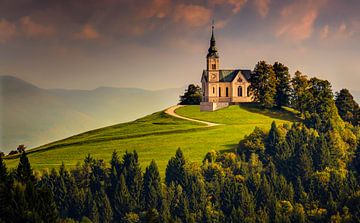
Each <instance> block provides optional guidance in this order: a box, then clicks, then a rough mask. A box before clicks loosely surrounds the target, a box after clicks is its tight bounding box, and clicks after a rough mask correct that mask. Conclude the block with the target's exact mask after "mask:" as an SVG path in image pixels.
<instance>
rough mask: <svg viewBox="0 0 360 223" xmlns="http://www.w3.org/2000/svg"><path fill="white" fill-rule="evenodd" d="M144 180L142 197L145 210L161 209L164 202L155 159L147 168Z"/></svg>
mask: <svg viewBox="0 0 360 223" xmlns="http://www.w3.org/2000/svg"><path fill="white" fill-rule="evenodd" d="M143 182H144V183H143V184H144V185H143V189H142V197H143V202H144V208H145V210H151V209H157V210H160V208H161V203H162V192H161V179H160V173H159V170H158V167H157V165H156V162H155V161H154V160H152V161H151V163H150V165H149V166H148V167H147V168H146V170H145V174H144V180H143Z"/></svg>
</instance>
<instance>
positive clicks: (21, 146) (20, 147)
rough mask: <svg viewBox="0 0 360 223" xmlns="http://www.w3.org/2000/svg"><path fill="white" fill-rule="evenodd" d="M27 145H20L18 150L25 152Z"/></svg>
mask: <svg viewBox="0 0 360 223" xmlns="http://www.w3.org/2000/svg"><path fill="white" fill-rule="evenodd" d="M25 149H26V146H24V145H23V144H21V145H19V146H18V147H17V148H16V150H17V151H18V153H23V152H25Z"/></svg>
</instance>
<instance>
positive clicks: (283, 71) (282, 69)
mask: <svg viewBox="0 0 360 223" xmlns="http://www.w3.org/2000/svg"><path fill="white" fill-rule="evenodd" d="M273 69H274V72H275V76H276V80H277V86H276V96H275V102H276V105H277V106H279V107H281V106H287V105H289V102H290V94H291V87H290V82H291V80H290V74H289V68H288V67H286V66H285V65H283V64H282V63H279V62H275V63H274V65H273Z"/></svg>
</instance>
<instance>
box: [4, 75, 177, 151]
mask: <svg viewBox="0 0 360 223" xmlns="http://www.w3.org/2000/svg"><path fill="white" fill-rule="evenodd" d="M182 91H183V89H181V88H179V89H165V90H158V91H150V90H143V89H136V88H110V87H100V88H97V89H94V90H64V89H42V88H39V87H37V86H34V85H32V84H30V83H28V82H25V81H23V80H21V79H18V78H16V77H13V76H0V96H1V98H0V115H1V116H0V117H1V118H0V150H1V151H5V152H8V151H10V150H13V149H15V148H16V147H17V145H19V144H25V145H26V146H28V147H34V146H38V145H41V144H44V143H47V142H51V141H54V140H57V139H61V138H64V137H67V136H71V135H74V134H76V133H80V132H83V131H86V130H90V129H94V128H99V127H103V126H108V125H112V124H116V123H120V122H126V121H130V120H134V119H136V118H139V117H142V116H144V115H147V114H149V113H152V112H155V111H159V110H161V109H164V108H166V107H169V106H171V105H174V104H176V103H177V102H178V98H179V95H180V94H181V93H182Z"/></svg>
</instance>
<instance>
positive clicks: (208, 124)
mask: <svg viewBox="0 0 360 223" xmlns="http://www.w3.org/2000/svg"><path fill="white" fill-rule="evenodd" d="M184 106H186V105H174V106H171V107H170V108H168V109H166V110H165V113H166V114H168V115H171V116H174V117H176V118H181V119H184V120H188V121H193V122H198V123H202V124H206V125H207V127H212V126H217V125H221V124H217V123H212V122H207V121H201V120H197V119H192V118H187V117H184V116H180V115H178V114H176V113H175V110H176V109H178V108H180V107H184Z"/></svg>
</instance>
